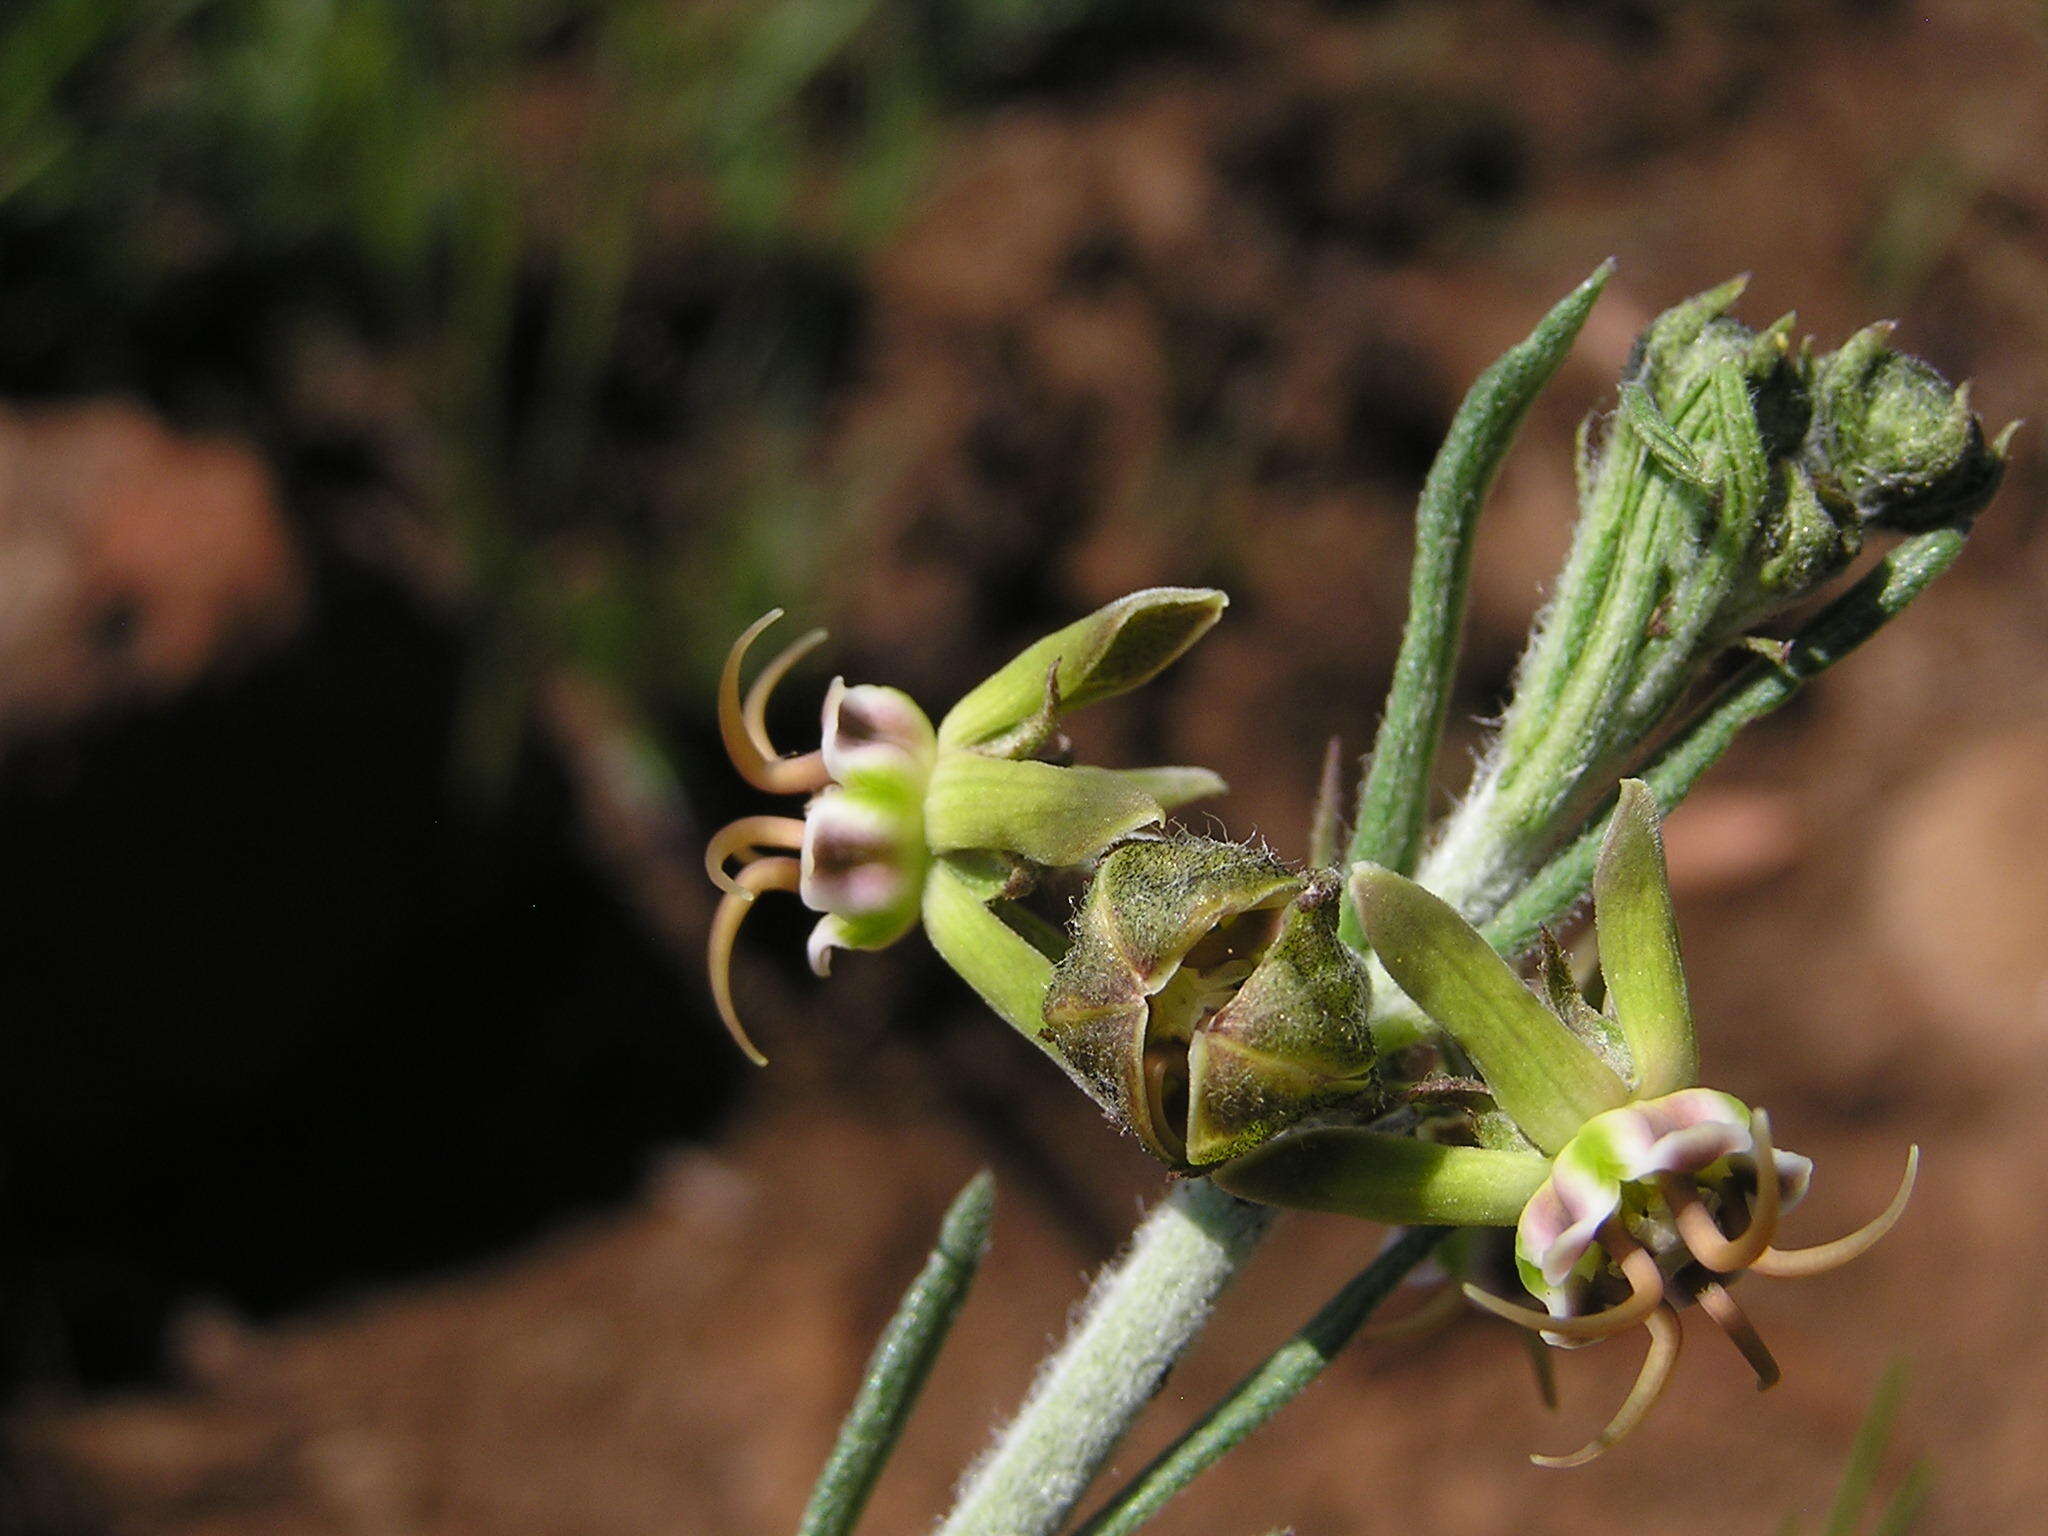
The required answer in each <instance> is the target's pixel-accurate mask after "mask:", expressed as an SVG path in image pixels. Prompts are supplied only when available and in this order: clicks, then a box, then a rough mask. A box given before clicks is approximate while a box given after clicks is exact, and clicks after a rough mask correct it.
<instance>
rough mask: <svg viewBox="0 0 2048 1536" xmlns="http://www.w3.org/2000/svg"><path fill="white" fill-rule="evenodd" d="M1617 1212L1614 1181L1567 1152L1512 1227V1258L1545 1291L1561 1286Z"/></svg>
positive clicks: (1618, 1187)
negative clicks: (1531, 1273) (1538, 1279)
mask: <svg viewBox="0 0 2048 1536" xmlns="http://www.w3.org/2000/svg"><path fill="white" fill-rule="evenodd" d="M1620 1208H1621V1184H1620V1182H1619V1181H1618V1180H1616V1179H1613V1178H1608V1177H1604V1176H1602V1174H1601V1173H1600V1172H1599V1170H1597V1169H1593V1168H1589V1167H1587V1166H1586V1164H1585V1161H1584V1160H1583V1159H1580V1158H1575V1157H1572V1156H1571V1155H1570V1154H1569V1152H1567V1153H1566V1154H1564V1155H1561V1156H1560V1157H1559V1158H1558V1159H1557V1161H1556V1163H1555V1164H1554V1165H1553V1166H1552V1170H1551V1174H1550V1177H1549V1178H1547V1179H1545V1180H1544V1181H1543V1187H1542V1188H1540V1189H1538V1190H1537V1191H1536V1193H1535V1194H1534V1195H1532V1196H1530V1198H1529V1203H1528V1204H1527V1205H1526V1206H1524V1207H1523V1208H1522V1216H1521V1219H1520V1220H1519V1221H1518V1222H1517V1223H1516V1224H1515V1251H1516V1254H1517V1255H1518V1256H1519V1257H1520V1258H1521V1259H1522V1260H1523V1262H1524V1263H1526V1264H1527V1265H1528V1266H1529V1267H1530V1268H1531V1269H1532V1270H1533V1271H1534V1272H1535V1274H1536V1275H1537V1276H1540V1277H1541V1280H1542V1283H1543V1284H1544V1285H1545V1286H1560V1285H1563V1284H1564V1282H1565V1280H1566V1278H1567V1277H1568V1276H1569V1275H1570V1274H1571V1272H1572V1271H1573V1270H1575V1269H1577V1268H1578V1267H1579V1262H1580V1261H1581V1260H1582V1259H1584V1258H1585V1256H1586V1253H1587V1251H1588V1250H1589V1249H1591V1248H1592V1246H1593V1241H1594V1237H1595V1235H1596V1234H1597V1233H1598V1232H1599V1230H1600V1228H1601V1227H1603V1226H1605V1225H1606V1223H1607V1220H1608V1218H1609V1217H1611V1216H1612V1215H1613V1214H1614V1213H1615V1212H1616V1211H1617V1210H1619V1209H1620ZM1524 1278H1525V1279H1527V1278H1528V1277H1527V1276H1525V1277H1524ZM1530 1289H1531V1290H1532V1291H1533V1290H1535V1289H1536V1287H1534V1286H1531V1287H1530Z"/></svg>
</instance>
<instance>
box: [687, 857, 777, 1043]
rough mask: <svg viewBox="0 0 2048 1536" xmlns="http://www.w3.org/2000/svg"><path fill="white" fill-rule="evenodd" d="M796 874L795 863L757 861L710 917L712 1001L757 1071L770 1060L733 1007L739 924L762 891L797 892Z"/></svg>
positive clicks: (708, 959)
mask: <svg viewBox="0 0 2048 1536" xmlns="http://www.w3.org/2000/svg"><path fill="white" fill-rule="evenodd" d="M797 874H798V871H797V862H796V860H795V859H756V860H755V861H754V862H753V863H751V864H749V865H747V867H746V868H744V869H742V870H741V871H740V873H739V879H738V880H737V881H736V882H735V883H736V884H737V885H738V887H739V889H738V890H736V891H732V892H729V893H727V895H726V896H725V897H724V898H723V899H722V900H721V901H720V902H719V903H718V910H717V911H715V912H713V913H712V914H711V942H710V945H709V947H708V950H707V953H706V956H705V968H706V969H707V970H709V971H710V973H711V1000H712V1001H713V1002H714V1003H716V1004H717V1005H718V1016H719V1018H721V1019H723V1020H724V1021H725V1027H726V1029H727V1030H728V1031H729V1032H730V1033H731V1035H732V1038H733V1043H734V1044H736V1045H737V1046H739V1048H740V1049H741V1050H742V1051H744V1052H745V1053H746V1056H747V1060H749V1061H751V1062H752V1063H753V1064H754V1065H755V1066H757V1067H765V1066H767V1065H768V1058H767V1057H766V1056H763V1055H762V1054H761V1052H760V1050H759V1049H758V1048H757V1047H756V1046H755V1044H754V1042H753V1041H752V1040H750V1039H749V1038H748V1037H747V1031H746V1026H744V1025H743V1024H741V1023H740V1016H739V1013H738V1011H737V1010H735V1009H734V1007H733V1005H732V946H733V941H734V940H735V939H737V938H738V937H739V932H740V924H741V923H743V922H745V921H746V917H747V913H748V912H749V911H751V910H752V908H753V905H754V898H755V897H756V896H758V895H760V894H761V893H762V892H763V891H793V890H795V889H796V883H797Z"/></svg>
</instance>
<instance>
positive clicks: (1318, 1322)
mask: <svg viewBox="0 0 2048 1536" xmlns="http://www.w3.org/2000/svg"><path fill="white" fill-rule="evenodd" d="M1449 1235H1450V1228H1448V1227H1414V1228H1411V1229H1410V1230H1408V1231H1407V1232H1404V1233H1402V1235H1401V1236H1400V1237H1399V1238H1398V1239H1396V1240H1395V1241H1394V1242H1393V1243H1391V1244H1389V1245H1388V1246H1387V1247H1386V1248H1384V1249H1383V1250H1381V1252H1380V1256H1379V1257H1378V1258H1376V1259H1374V1260H1373V1262H1372V1263H1371V1264H1370V1265H1369V1266H1367V1267H1366V1268H1365V1269H1364V1270H1362V1271H1360V1272H1359V1274H1358V1275H1356V1276H1355V1277H1354V1278H1353V1279H1352V1280H1351V1283H1350V1284H1348V1285H1346V1286H1345V1287H1344V1289H1343V1290H1341V1291H1339V1292H1338V1293H1337V1294H1336V1295H1335V1296H1333V1297H1331V1298H1330V1300H1329V1301H1328V1302H1326V1303H1325V1304H1324V1305H1323V1308H1322V1310H1321V1311H1319V1312H1317V1313H1316V1315H1315V1316H1314V1317H1312V1318H1310V1319H1309V1320H1308V1321H1307V1322H1306V1323H1304V1324H1303V1325H1302V1326H1301V1328H1300V1329H1299V1330H1298V1331H1297V1332H1296V1333H1295V1334H1294V1336H1293V1337H1292V1338H1290V1339H1289V1340H1288V1341H1287V1342H1286V1343H1285V1344H1282V1345H1281V1346H1280V1347H1279V1348H1278V1349H1277V1350H1275V1351H1274V1352H1273V1353H1272V1354H1271V1355H1269V1356H1268V1357H1267V1358H1266V1361H1265V1363H1264V1364H1262V1365H1260V1366H1259V1367H1258V1368H1257V1369H1256V1370H1254V1371H1253V1372H1252V1373H1251V1374H1250V1375H1248V1376H1246V1377H1245V1378H1244V1380H1242V1381H1240V1382H1239V1383H1238V1384H1237V1386H1236V1387H1235V1388H1233V1389H1232V1390H1231V1392H1230V1393H1229V1395H1228V1396H1226V1397H1225V1398H1223V1400H1222V1401H1220V1402H1219V1403H1217V1404H1216V1406H1215V1407H1213V1408H1211V1409H1210V1410H1209V1411H1208V1412H1207V1413H1205V1414H1204V1415H1203V1416H1202V1418H1201V1420H1200V1422H1198V1423H1197V1424H1195V1425H1194V1427H1193V1428H1191V1429H1189V1430H1188V1431H1187V1433H1186V1434H1184V1435H1182V1436H1181V1437H1180V1438H1179V1439H1178V1440H1176V1441H1174V1443H1173V1444H1172V1445H1170V1446H1168V1447H1167V1448H1166V1449H1165V1450H1164V1451H1161V1452H1160V1453H1159V1455H1157V1456H1156V1457H1154V1458H1153V1460H1152V1463H1151V1465H1149V1466H1148V1467H1146V1468H1145V1470H1144V1471H1142V1472H1140V1473H1139V1474H1138V1475H1137V1476H1136V1477H1134V1478H1132V1479H1131V1481H1130V1482H1129V1483H1127V1484H1125V1485H1124V1487H1123V1488H1122V1489H1121V1490H1120V1491H1119V1492H1118V1493H1117V1495H1116V1496H1115V1497H1114V1498H1113V1499H1111V1500H1110V1501H1109V1503H1108V1504H1107V1505H1105V1506H1104V1507H1103V1508H1102V1510H1101V1511H1100V1512H1098V1513H1097V1514H1096V1515H1095V1517H1094V1518H1093V1519H1091V1520H1090V1521H1089V1522H1088V1523H1087V1524H1086V1525H1084V1526H1082V1527H1081V1529H1080V1530H1079V1531H1078V1532H1076V1533H1075V1536H1128V1533H1129V1532H1131V1531H1135V1530H1136V1529H1137V1528H1138V1527H1139V1526H1141V1525H1143V1524H1144V1523H1145V1522H1146V1521H1147V1520H1149V1519H1151V1518H1152V1516H1154V1515H1155V1514H1157V1513H1158V1512H1159V1511H1160V1509H1161V1508H1162V1507H1164V1505H1165V1504H1166V1502H1167V1500H1169V1499H1171V1498H1172V1497H1173V1496H1174V1495H1175V1494H1177V1493H1179V1492H1180V1491H1181V1489H1183V1488H1185V1487H1187V1485H1188V1484H1189V1483H1191V1482H1193V1481H1194V1480H1195V1478H1196V1477H1197V1476H1199V1475H1200V1474H1201V1473H1203V1472H1205V1471H1207V1470H1208V1468H1209V1467H1210V1466H1212V1465H1213V1464H1214V1463H1215V1462H1216V1461H1218V1460H1219V1459H1221V1458H1222V1456H1223V1455H1224V1454H1225V1453H1226V1452H1228V1451H1230V1450H1231V1449H1232V1448H1233V1447H1235V1446H1236V1445H1237V1444H1238V1442H1239V1441H1241V1440H1243V1439H1244V1438H1245V1436H1247V1435H1249V1434H1250V1433H1251V1432H1252V1431H1253V1430H1255V1429H1257V1428H1258V1427H1259V1426H1260V1425H1261V1424H1264V1423H1265V1422H1266V1420H1268V1419H1270V1418H1271V1417H1273V1415H1274V1414H1276V1413H1278V1412H1279V1411H1280V1410H1281V1409H1282V1408H1284V1407H1286V1406H1287V1405H1288V1404H1289V1403H1291V1402H1293V1401H1294V1399H1295V1397H1296V1395H1297V1394H1299V1393H1300V1392H1301V1390H1302V1389H1303V1388H1304V1387H1306V1386H1308V1384H1309V1383H1310V1382H1312V1381H1314V1380H1315V1379H1316V1377H1318V1376H1320V1375H1321V1374H1322V1371H1323V1367H1324V1366H1326V1365H1328V1364H1329V1363H1330V1361H1331V1360H1332V1359H1334V1358H1335V1357H1336V1355H1337V1352H1338V1351H1339V1350H1341V1349H1342V1348H1343V1347H1344V1346H1345V1345H1346V1344H1348V1343H1349V1342H1350V1341H1351V1337H1352V1335H1353V1334H1355V1333H1357V1332H1358V1330H1359V1328H1360V1326H1361V1325H1362V1324H1363V1323H1364V1322H1365V1320H1366V1319H1367V1318H1368V1317H1370V1316H1371V1315H1372V1312H1373V1309H1374V1308H1375V1307H1377V1306H1378V1305H1379V1304H1380V1303H1381V1302H1382V1301H1384V1300H1385V1299H1386V1298H1387V1295H1388V1293H1389V1292H1391V1291H1392V1290H1393V1289H1394V1287H1395V1286H1397V1285H1399V1284H1400V1283H1401V1280H1402V1278H1403V1277H1404V1276H1406V1275H1407V1273H1408V1272H1409V1271H1410V1270H1412V1269H1413V1268H1415V1266H1416V1265H1418V1264H1420V1263H1421V1262H1422V1261H1423V1260H1424V1259H1425V1258H1427V1257H1428V1256H1429V1254H1430V1252H1431V1250H1432V1249H1434V1248H1435V1247H1436V1245H1437V1244H1438V1243H1440V1242H1442V1241H1443V1240H1444V1239H1445V1238H1446V1237H1448V1236H1449Z"/></svg>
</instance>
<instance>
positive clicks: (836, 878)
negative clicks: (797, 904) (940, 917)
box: [798, 789, 910, 916]
mask: <svg viewBox="0 0 2048 1536" xmlns="http://www.w3.org/2000/svg"><path fill="white" fill-rule="evenodd" d="M903 842H904V829H903V827H902V826H901V825H900V824H899V822H898V820H897V818H895V817H893V816H891V815H889V814H888V813H887V812H886V811H883V810H881V809H878V808H877V807H874V806H871V805H867V804H864V803H862V801H861V800H860V799H859V798H858V797H856V796H853V795H849V794H847V793H846V792H844V791H843V790H836V789H828V790H826V791H825V792H824V793H822V794H820V795H819V796H818V797H817V798H816V799H814V800H812V801H811V804H810V807H809V809H808V810H807V811H806V812H805V814H804V837H803V849H802V864H803V879H802V884H801V886H800V887H799V892H798V894H800V895H801V896H802V897H803V902H804V905H805V906H807V907H809V908H810V909H811V910H812V911H813V912H833V913H838V914H841V915H844V916H860V915H864V914H867V913H871V912H879V911H881V910H883V909H885V908H888V907H891V906H894V905H896V904H898V903H900V902H902V901H903V900H904V899H905V896H906V894H907V892H908V889H909V878H910V877H909V874H908V871H906V869H905V868H904V853H903Z"/></svg>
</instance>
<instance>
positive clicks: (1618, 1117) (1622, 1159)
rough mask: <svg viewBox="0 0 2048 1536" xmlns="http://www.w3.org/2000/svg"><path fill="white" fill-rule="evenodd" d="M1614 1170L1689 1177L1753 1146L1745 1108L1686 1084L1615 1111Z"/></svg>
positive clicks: (1636, 1175) (1633, 1174) (1646, 1175)
mask: <svg viewBox="0 0 2048 1536" xmlns="http://www.w3.org/2000/svg"><path fill="white" fill-rule="evenodd" d="M1608 1118H1612V1119H1613V1120H1615V1121H1616V1122H1617V1123H1616V1125H1615V1127H1614V1132H1615V1134H1614V1136H1613V1141H1612V1146H1613V1150H1614V1154H1615V1161H1616V1167H1615V1172H1616V1173H1617V1174H1618V1175H1619V1176H1620V1177H1622V1178H1624V1179H1631V1180H1633V1179H1646V1178H1650V1177H1651V1176H1653V1175H1655V1174H1659V1173H1674V1174H1678V1175H1680V1176H1681V1177H1689V1176H1690V1175H1692V1174H1696V1173H1698V1172H1700V1171H1701V1170H1702V1169H1705V1168H1708V1167H1711V1166H1712V1165H1713V1164H1715V1163H1717V1162H1719V1161H1720V1160H1721V1159H1722V1158H1724V1157H1733V1156H1736V1155H1738V1154H1741V1153H1745V1152H1748V1151H1750V1150H1751V1148H1752V1147H1753V1146H1754V1145H1755V1141H1754V1138H1753V1137H1752V1136H1751V1134H1750V1129H1749V1111H1748V1110H1747V1109H1746V1108H1745V1107H1744V1106H1743V1105H1742V1103H1741V1101H1740V1100H1738V1099H1734V1098H1731V1097H1730V1096H1729V1095H1727V1094H1725V1093H1719V1092H1716V1091H1715V1090H1713V1089H1711V1088H1688V1089H1685V1090H1683V1091H1681V1092H1678V1093H1671V1094H1666V1095H1665V1096H1664V1097H1663V1098H1661V1099H1647V1100H1644V1101H1643V1102H1642V1103H1640V1104H1631V1105H1630V1106H1629V1107H1628V1108H1627V1109H1622V1110H1616V1111H1615V1112H1614V1114H1613V1115H1612V1116H1611V1117H1608V1116H1603V1117H1602V1119H1603V1120H1605V1119H1608Z"/></svg>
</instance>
